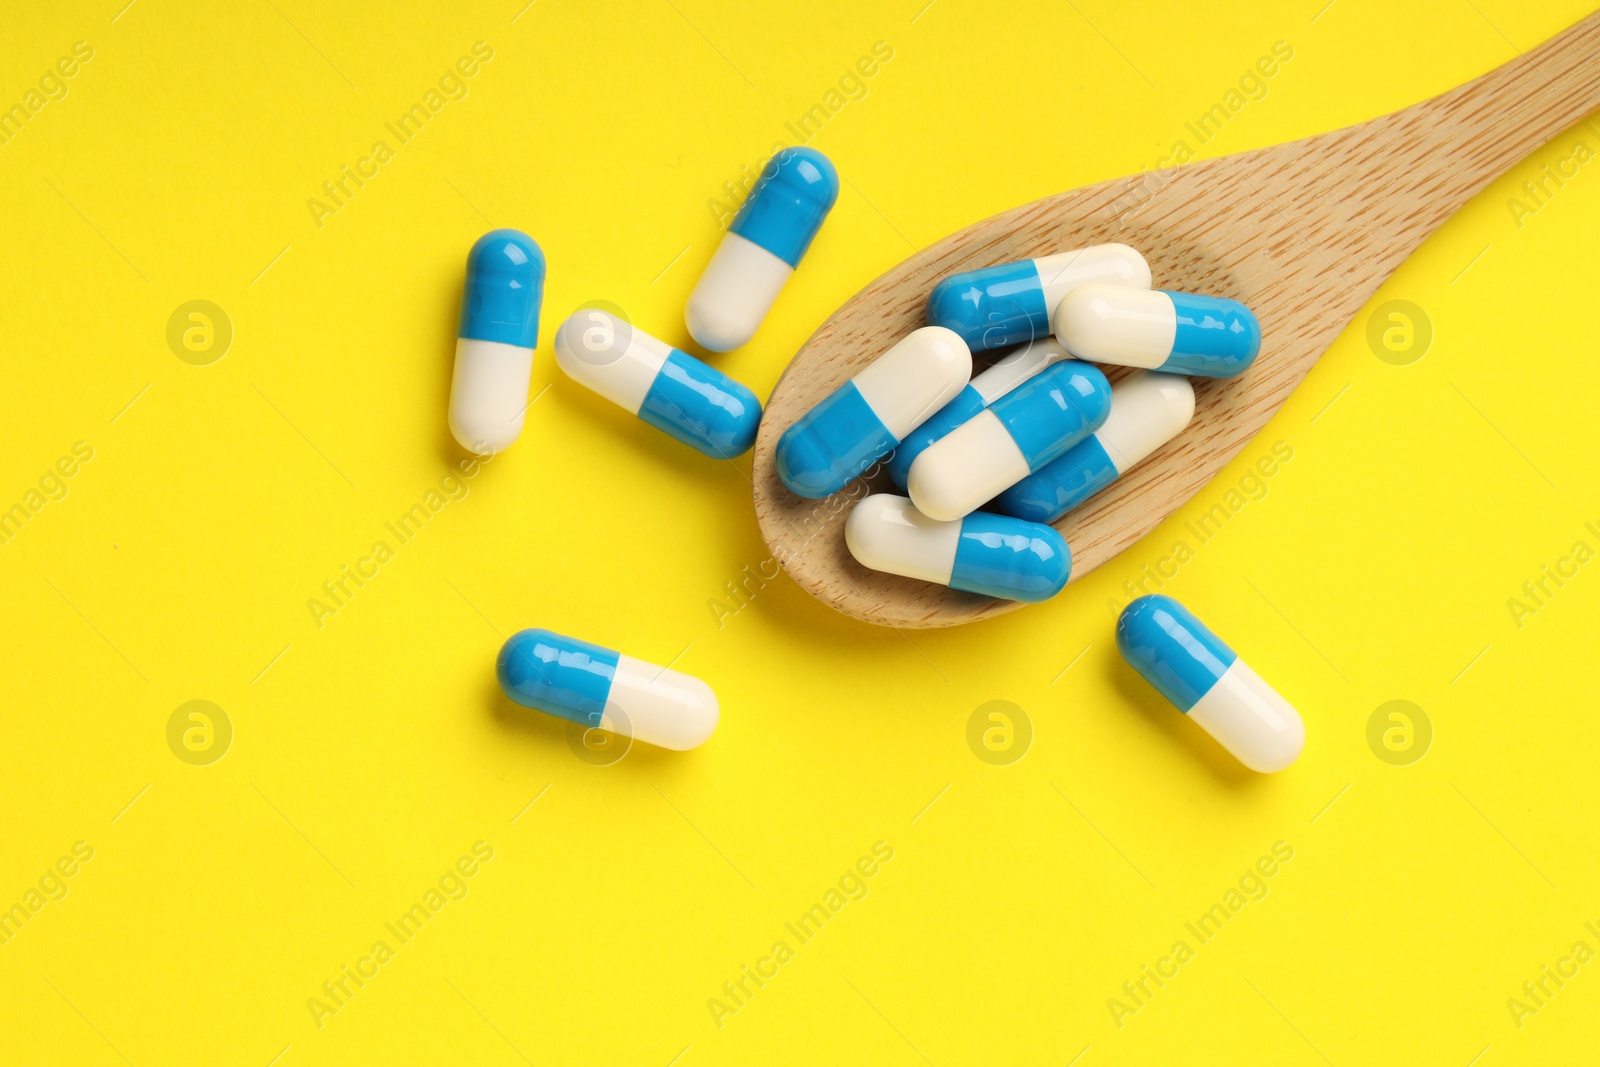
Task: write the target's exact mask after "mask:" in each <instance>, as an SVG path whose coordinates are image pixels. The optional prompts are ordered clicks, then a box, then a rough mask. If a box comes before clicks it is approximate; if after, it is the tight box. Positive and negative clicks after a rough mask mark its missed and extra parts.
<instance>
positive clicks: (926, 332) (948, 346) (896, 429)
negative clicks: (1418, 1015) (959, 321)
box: [774, 326, 972, 499]
mask: <svg viewBox="0 0 1600 1067" xmlns="http://www.w3.org/2000/svg"><path fill="white" fill-rule="evenodd" d="M971 376H972V353H971V352H969V351H967V346H966V344H965V343H964V342H963V341H962V340H961V338H960V337H957V336H956V335H955V334H954V333H952V332H950V331H949V330H947V329H945V328H944V327H942V326H924V327H922V328H921V329H920V330H913V331H912V332H911V333H909V334H907V335H906V336H905V337H903V338H901V340H900V341H899V342H898V343H896V344H895V346H894V347H893V348H891V349H889V351H887V352H885V353H884V354H883V355H881V356H879V357H878V358H877V359H876V360H874V361H873V362H872V363H871V364H869V365H868V366H867V368H866V369H865V370H863V371H862V372H861V373H860V374H857V375H856V376H855V377H854V378H852V379H851V380H850V381H848V382H845V383H844V384H843V385H841V386H840V387H839V388H837V389H835V390H834V391H833V392H832V393H830V394H829V395H828V396H827V397H826V398H825V399H824V400H823V401H822V403H820V404H818V405H817V406H816V407H814V408H812V409H811V410H810V411H808V412H806V413H805V414H804V415H802V416H801V417H800V419H799V421H797V422H796V423H795V424H794V425H792V426H790V427H789V428H788V429H787V430H785V431H783V436H782V437H780V438H779V439H778V448H777V455H776V456H775V458H774V465H775V466H776V467H777V470H778V477H779V478H781V479H783V484H784V485H786V486H788V487H789V489H790V491H791V492H793V493H796V494H798V495H799V496H803V497H809V498H811V499H818V498H820V497H825V496H829V495H831V494H833V493H837V492H838V491H839V490H840V489H843V488H844V487H845V486H846V485H848V484H850V482H851V480H853V479H854V478H856V477H857V476H859V475H860V474H862V473H863V472H865V471H866V470H867V469H868V468H869V467H871V466H872V465H873V464H874V463H876V462H877V461H878V460H880V459H882V458H883V457H884V456H886V455H888V454H889V452H890V451H891V450H892V449H893V448H894V447H895V445H897V444H899V443H900V439H901V438H903V437H904V436H905V435H906V434H908V433H910V432H911V431H912V429H914V428H915V427H916V426H917V425H918V424H920V423H921V422H922V421H923V420H924V419H926V418H927V417H928V416H929V415H930V414H932V413H933V412H935V411H938V410H939V409H940V408H942V407H943V406H944V405H945V404H947V403H949V402H950V400H951V399H953V398H954V397H955V395H956V394H957V393H959V392H960V391H961V387H962V386H964V385H966V384H967V379H968V378H970V377H971Z"/></svg>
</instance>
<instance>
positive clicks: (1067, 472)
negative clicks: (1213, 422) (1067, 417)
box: [990, 370, 1194, 522]
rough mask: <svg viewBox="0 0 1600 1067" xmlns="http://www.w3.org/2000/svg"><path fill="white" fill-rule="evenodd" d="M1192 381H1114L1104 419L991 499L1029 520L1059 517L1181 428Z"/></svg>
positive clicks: (1152, 377) (1190, 405)
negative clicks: (1054, 456) (1042, 464)
mask: <svg viewBox="0 0 1600 1067" xmlns="http://www.w3.org/2000/svg"><path fill="white" fill-rule="evenodd" d="M1192 418H1194V386H1193V385H1192V384H1190V382H1189V379H1188V378H1185V377H1184V376H1183V375H1181V374H1157V373H1156V372H1155V371H1145V370H1139V371H1134V372H1133V373H1132V374H1130V375H1128V376H1127V377H1126V378H1124V379H1122V381H1120V382H1118V383H1117V384H1116V385H1113V386H1112V387H1111V414H1110V415H1109V416H1107V418H1106V421H1105V424H1104V425H1102V426H1101V427H1100V428H1099V429H1098V430H1096V431H1095V432H1094V433H1092V434H1090V435H1089V436H1088V437H1085V438H1084V439H1083V440H1082V441H1079V442H1078V443H1077V444H1075V445H1073V446H1072V447H1071V448H1069V449H1067V451H1066V452H1065V453H1064V454H1062V455H1061V456H1060V458H1058V459H1055V460H1053V461H1051V462H1050V463H1047V464H1045V465H1044V466H1043V467H1041V468H1039V469H1038V470H1036V471H1034V472H1033V473H1032V474H1030V475H1028V476H1027V477H1026V478H1024V479H1022V481H1020V482H1018V483H1017V484H1016V485H1013V486H1012V487H1011V488H1010V489H1007V490H1006V491H1005V492H1003V493H1001V494H1000V495H999V496H997V497H995V499H994V500H993V501H992V502H991V503H990V507H992V508H993V509H994V510H996V511H999V512H1002V513H1003V514H1006V515H1014V516H1016V517H1017V518H1019V519H1027V520H1028V521H1029V522H1055V521H1056V520H1057V519H1059V518H1060V517H1061V516H1063V515H1065V514H1066V513H1067V512H1069V511H1071V510H1072V509H1073V508H1075V507H1077V506H1078V505H1079V504H1081V503H1083V502H1084V501H1085V500H1087V499H1089V498H1090V497H1091V496H1093V495H1094V494H1096V493H1098V492H1100V490H1102V489H1104V488H1106V487H1107V486H1109V485H1110V484H1111V483H1112V482H1114V481H1116V480H1117V479H1118V478H1120V477H1121V476H1122V475H1124V474H1126V473H1127V472H1128V470H1129V468H1131V467H1133V466H1134V465H1135V464H1136V463H1140V462H1142V461H1143V460H1144V459H1145V457H1146V456H1148V455H1150V453H1152V452H1154V451H1155V450H1156V449H1158V448H1160V447H1161V446H1162V445H1164V444H1166V443H1167V442H1168V441H1170V440H1172V439H1173V438H1174V437H1176V436H1178V434H1180V433H1182V432H1183V428H1184V427H1185V426H1187V425H1189V420H1190V419H1192Z"/></svg>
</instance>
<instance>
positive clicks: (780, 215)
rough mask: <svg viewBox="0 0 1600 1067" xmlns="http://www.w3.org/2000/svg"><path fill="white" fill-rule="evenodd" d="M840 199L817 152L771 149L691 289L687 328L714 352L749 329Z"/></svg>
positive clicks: (748, 334)
mask: <svg viewBox="0 0 1600 1067" xmlns="http://www.w3.org/2000/svg"><path fill="white" fill-rule="evenodd" d="M838 199H839V174H838V172H837V171H835V170H834V169H833V164H832V163H830V162H828V157H827V156H825V155H823V154H822V153H821V152H818V151H817V150H816V149H814V148H785V149H784V150H783V151H781V152H779V153H778V154H777V155H775V156H773V157H772V159H770V160H769V161H768V162H767V165H766V168H765V169H763V170H762V172H761V178H760V179H759V180H758V181H757V182H756V185H755V188H754V189H752V190H750V195H749V196H748V197H746V198H745V202H744V206H742V207H741V208H740V209H739V213H738V214H737V215H735V216H734V218H733V224H732V225H730V226H729V227H728V232H727V233H726V234H724V235H723V237H722V243H721V244H719V245H718V246H717V250H716V252H715V253H714V254H713V255H712V256H711V262H710V263H708V264H706V269H705V273H704V274H702V275H700V281H699V283H698V284H697V285H696V286H695V287H694V292H693V293H691V294H689V305H688V307H687V308H686V309H685V310H684V316H683V317H684V322H685V324H687V325H688V327H689V334H690V336H692V337H693V338H694V339H695V341H697V342H698V343H699V344H701V345H703V346H705V347H706V348H708V349H710V350H711V351H713V352H727V351H728V350H730V349H734V348H738V347H739V346H740V345H742V344H744V343H745V342H746V341H748V340H750V338H752V337H754V336H755V332H756V329H757V328H758V327H759V326H760V325H761V320H762V319H764V318H766V317H767V312H768V311H769V310H770V309H771V308H772V303H773V301H775V300H777V299H778V293H779V292H781V291H782V289H783V285H784V283H785V282H787V281H788V280H789V275H791V274H793V273H794V271H795V268H796V267H798V266H799V265H800V258H801V257H802V256H804V255H805V254H806V249H808V248H810V247H811V240H812V238H814V237H816V235H817V230H819V229H820V228H821V227H822V220H823V219H825V218H827V217H828V212H829V211H831V210H833V204H834V201H836V200H838Z"/></svg>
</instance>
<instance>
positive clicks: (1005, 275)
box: [928, 244, 1150, 352]
mask: <svg viewBox="0 0 1600 1067" xmlns="http://www.w3.org/2000/svg"><path fill="white" fill-rule="evenodd" d="M1080 285H1117V286H1129V287H1131V288H1134V289H1149V288H1150V265H1149V264H1148V263H1146V262H1145V261H1144V257H1143V256H1141V255H1140V254H1139V253H1138V252H1136V251H1134V250H1133V249H1131V248H1129V247H1128V246H1127V245H1119V244H1105V245H1091V246H1090V247H1088V248H1079V249H1075V250H1073V251H1071V252H1058V253H1056V254H1055V255H1053V256H1041V257H1040V258H1038V259H1024V260H1020V261H1018V262H1016V263H1002V264H1000V265H998V266H994V267H984V268H983V269H982V270H971V271H964V272H962V273H960V274H952V275H950V277H948V278H946V279H944V280H943V281H941V282H940V283H939V284H938V285H936V286H934V287H933V292H932V293H930V294H928V324H929V325H930V326H947V327H949V328H950V329H952V330H954V331H955V332H956V333H959V334H960V335H961V339H962V340H963V341H965V342H967V344H968V346H970V347H971V349H972V350H973V351H974V352H982V351H985V350H986V349H990V348H1003V347H1005V346H1006V345H1014V344H1019V343H1021V342H1023V341H1032V340H1035V339H1037V338H1040V337H1044V336H1046V335H1047V334H1049V333H1050V319H1051V316H1052V315H1053V314H1055V310H1056V305H1058V304H1060V303H1061V298H1062V297H1064V296H1065V295H1066V294H1067V293H1068V292H1070V291H1071V290H1073V289H1075V288H1077V287H1078V286H1080Z"/></svg>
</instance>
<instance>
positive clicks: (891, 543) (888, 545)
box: [844, 493, 961, 585]
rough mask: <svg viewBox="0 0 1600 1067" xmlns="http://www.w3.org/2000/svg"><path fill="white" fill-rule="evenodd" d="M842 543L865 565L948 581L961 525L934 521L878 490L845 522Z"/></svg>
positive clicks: (940, 581)
mask: <svg viewBox="0 0 1600 1067" xmlns="http://www.w3.org/2000/svg"><path fill="white" fill-rule="evenodd" d="M844 543H845V546H846V547H847V548H849V549H850V554H851V555H852V556H854V557H855V560H856V562H857V563H859V564H861V565H862V566H863V567H868V568H870V569H872V570H875V571H886V572H887V573H889V574H899V575H904V576H905V577H907V578H917V579H920V580H921V581H924V582H935V583H937V584H939V585H949V584H950V576H951V574H953V573H954V571H955V566H956V549H957V548H958V547H959V546H960V544H961V523H960V522H940V521H938V520H937V519H930V518H928V516H926V515H924V514H922V513H921V512H920V511H918V510H917V509H916V508H914V507H912V505H911V501H909V500H907V499H906V498H905V497H903V496H893V495H891V494H888V493H875V494H873V495H872V496H869V497H867V498H866V499H865V500H863V501H861V503H859V504H857V505H856V506H855V507H854V508H853V509H851V511H850V517H849V518H847V519H845V520H844Z"/></svg>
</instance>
